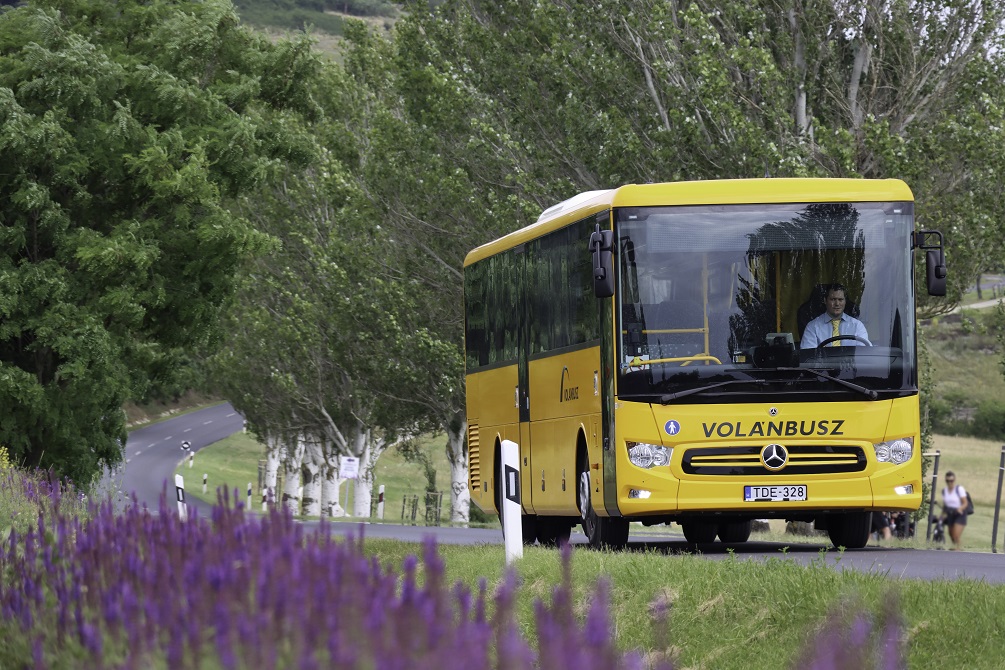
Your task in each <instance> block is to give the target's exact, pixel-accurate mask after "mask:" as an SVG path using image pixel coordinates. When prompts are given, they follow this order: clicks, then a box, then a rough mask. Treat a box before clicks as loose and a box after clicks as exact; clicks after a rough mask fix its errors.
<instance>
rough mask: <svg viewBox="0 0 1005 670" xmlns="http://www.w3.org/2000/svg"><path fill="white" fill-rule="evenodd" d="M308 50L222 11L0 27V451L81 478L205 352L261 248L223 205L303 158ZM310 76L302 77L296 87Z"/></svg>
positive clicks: (96, 8)
mask: <svg viewBox="0 0 1005 670" xmlns="http://www.w3.org/2000/svg"><path fill="white" fill-rule="evenodd" d="M315 61H316V57H315V56H314V55H313V54H312V53H310V51H309V47H304V46H302V45H301V46H298V45H297V44H292V45H290V44H281V45H277V46H274V45H272V44H270V43H269V42H268V41H266V40H265V39H264V38H262V37H258V36H255V35H254V34H252V33H251V32H249V31H248V30H246V29H244V28H242V27H241V26H240V25H239V23H238V20H237V16H236V14H235V13H234V11H233V7H232V6H231V5H230V4H229V3H227V2H208V3H203V2H198V3H180V4H179V3H176V4H167V5H166V4H154V5H134V4H127V5H121V4H118V3H98V4H94V3H76V2H73V1H72V0H67V1H65V2H64V1H56V2H38V3H33V4H32V5H31V6H24V7H19V8H17V9H14V10H11V11H8V12H6V13H4V14H0V164H3V165H5V166H8V169H6V170H4V171H3V172H2V173H0V295H2V296H3V297H2V298H0V317H2V321H0V324H2V325H0V404H2V405H3V406H4V407H5V411H6V417H5V421H4V422H3V424H2V426H0V441H3V442H5V443H6V444H8V446H9V447H10V449H11V451H12V455H13V456H14V457H15V458H16V459H17V460H18V461H19V462H24V463H25V464H26V465H28V466H42V467H49V466H52V467H55V468H56V469H57V471H58V472H59V473H61V474H64V475H68V476H70V477H71V478H72V479H74V480H75V481H78V482H83V483H85V484H86V483H87V482H89V481H90V479H91V477H92V476H93V475H94V474H95V473H96V472H98V471H99V470H100V468H101V466H102V465H104V464H114V463H115V462H117V461H119V460H120V459H121V448H122V447H121V443H122V442H123V441H124V424H123V416H122V412H121V410H120V408H121V406H122V404H123V402H124V401H125V400H127V399H129V398H135V397H142V396H143V394H144V392H145V388H146V386H147V383H148V380H149V379H150V377H151V375H153V374H157V373H156V371H157V370H160V371H161V373H163V372H164V371H165V370H166V366H165V361H168V360H170V359H171V357H177V356H178V351H179V349H183V348H186V347H192V346H194V345H199V344H205V343H209V342H211V341H212V340H213V339H214V338H215V337H216V335H217V332H218V331H217V328H218V320H217V314H218V311H219V309H220V307H221V306H222V305H223V304H224V303H225V302H226V301H227V299H228V298H229V296H230V295H231V293H232V291H233V288H234V270H235V269H236V267H237V266H238V265H239V263H241V262H242V260H243V259H244V258H246V257H247V256H248V255H249V254H253V253H255V252H256V251H258V250H259V249H261V247H262V238H261V236H260V235H258V234H257V233H256V232H255V231H254V230H253V229H252V228H251V227H250V226H249V225H248V223H247V221H246V220H245V219H243V218H242V217H240V216H237V215H235V214H233V213H232V212H231V211H230V209H229V208H228V200H229V199H230V198H232V197H234V196H237V195H240V194H242V193H246V192H249V191H251V190H253V189H255V188H257V187H258V186H259V185H260V184H262V183H263V182H264V181H266V180H267V179H268V178H269V177H270V176H271V175H273V174H275V173H276V170H277V168H278V167H280V166H281V165H283V164H284V163H286V162H289V161H303V160H305V159H307V158H308V157H309V155H310V153H311V151H312V147H311V146H310V143H309V140H308V138H306V137H304V136H301V135H299V134H298V130H297V129H296V128H295V127H293V126H292V125H291V124H290V120H291V119H293V118H296V117H297V116H304V117H307V118H310V117H311V116H312V115H314V114H316V111H317V108H316V105H315V104H314V103H313V102H312V99H311V94H310V88H311V86H312V82H313V78H312V77H311V76H310V74H311V67H312V66H311V63H312V62H315ZM293 74H302V75H304V77H303V78H293V79H292V81H291V75H293Z"/></svg>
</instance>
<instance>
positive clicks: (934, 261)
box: [925, 249, 946, 296]
mask: <svg viewBox="0 0 1005 670" xmlns="http://www.w3.org/2000/svg"><path fill="white" fill-rule="evenodd" d="M925 271H926V272H927V275H928V282H927V283H928V295H937V296H944V295H946V259H945V257H944V256H943V253H942V249H931V250H929V251H927V252H926V253H925Z"/></svg>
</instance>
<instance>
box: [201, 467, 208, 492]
mask: <svg viewBox="0 0 1005 670" xmlns="http://www.w3.org/2000/svg"><path fill="white" fill-rule="evenodd" d="M208 485H209V473H208V472H204V473H202V494H203V495H206V487H207V486H208Z"/></svg>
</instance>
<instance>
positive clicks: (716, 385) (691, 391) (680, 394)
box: [660, 379, 769, 405]
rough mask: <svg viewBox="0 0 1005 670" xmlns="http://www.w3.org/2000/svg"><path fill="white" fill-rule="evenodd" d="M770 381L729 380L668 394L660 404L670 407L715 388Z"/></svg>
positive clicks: (661, 399) (661, 398)
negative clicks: (679, 399) (673, 403)
mask: <svg viewBox="0 0 1005 670" xmlns="http://www.w3.org/2000/svg"><path fill="white" fill-rule="evenodd" d="M768 381H769V380H767V379H727V380H726V381H722V382H716V383H714V384H709V385H707V386H695V387H694V388H689V389H684V390H683V391H677V392H676V393H668V394H666V395H664V396H660V404H661V405H669V404H670V403H672V402H673V401H674V400H676V399H677V398H683V397H684V396H689V395H693V394H695V393H703V392H705V391H709V390H711V389H714V388H719V387H720V386H728V385H729V384H766V383H768Z"/></svg>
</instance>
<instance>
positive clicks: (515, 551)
mask: <svg viewBox="0 0 1005 670" xmlns="http://www.w3.org/2000/svg"><path fill="white" fill-rule="evenodd" d="M499 471H500V472H501V473H502V482H500V483H499V484H497V485H501V486H502V487H503V489H502V494H503V499H502V516H503V518H502V522H503V539H504V543H505V545H506V564H507V565H509V564H510V563H512V562H513V561H515V560H516V559H518V558H523V523H522V522H521V519H520V513H521V512H520V447H519V445H517V443H516V442H513V441H512V440H503V442H502V464H501V467H500V468H499Z"/></svg>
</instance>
